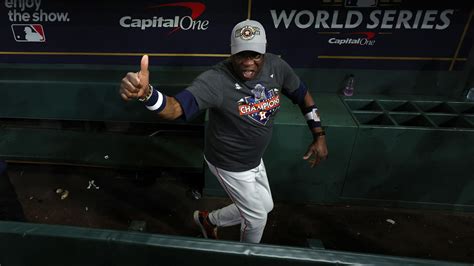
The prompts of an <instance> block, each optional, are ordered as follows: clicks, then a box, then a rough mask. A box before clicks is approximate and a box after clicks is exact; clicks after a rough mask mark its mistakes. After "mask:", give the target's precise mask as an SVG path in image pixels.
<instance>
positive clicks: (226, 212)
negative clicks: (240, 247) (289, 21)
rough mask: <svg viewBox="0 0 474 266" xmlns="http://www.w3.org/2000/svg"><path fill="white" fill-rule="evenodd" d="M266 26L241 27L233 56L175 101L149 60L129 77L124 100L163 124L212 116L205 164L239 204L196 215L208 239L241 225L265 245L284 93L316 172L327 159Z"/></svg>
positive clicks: (309, 104)
mask: <svg viewBox="0 0 474 266" xmlns="http://www.w3.org/2000/svg"><path fill="white" fill-rule="evenodd" d="M266 43H267V41H266V35H265V30H264V28H263V26H262V25H261V24H260V23H259V22H257V21H253V20H245V21H242V22H240V23H238V24H237V25H236V26H235V27H234V29H233V30H232V33H231V54H232V55H231V56H230V58H228V59H226V60H224V61H223V62H221V63H218V64H217V65H216V66H214V67H213V68H212V69H210V70H208V71H205V72H204V73H202V74H201V75H199V76H198V77H197V78H196V79H195V80H194V81H193V82H192V84H191V85H190V86H189V87H187V88H186V89H185V90H183V91H181V92H180V93H178V94H177V95H175V96H174V97H171V96H166V95H164V94H163V93H161V92H160V91H159V90H158V89H155V88H153V87H152V86H151V85H149V71H148V57H147V56H146V55H145V56H143V57H142V60H141V69H140V71H139V72H138V73H128V74H127V75H126V76H125V77H124V78H123V79H122V83H121V88H120V94H121V96H122V98H123V99H124V100H130V99H139V100H140V101H143V102H144V104H145V106H146V108H148V109H149V110H151V111H154V112H157V113H158V116H159V117H161V118H164V119H170V120H172V119H177V118H180V117H182V118H184V119H186V120H189V119H191V118H192V117H193V116H194V115H195V114H197V113H198V112H199V111H201V110H205V109H208V110H209V123H208V125H207V128H206V137H205V147H204V158H205V160H206V162H207V164H208V166H209V169H210V171H211V172H212V173H213V174H214V175H215V176H216V177H217V178H218V180H219V182H220V184H221V185H222V187H223V188H224V189H225V190H226V192H227V194H228V195H229V197H230V198H231V199H232V201H233V204H231V205H229V206H227V207H224V208H222V209H219V210H215V211H212V212H211V213H209V212H207V211H195V212H194V220H195V222H196V224H197V225H198V226H199V227H200V228H201V230H202V233H203V235H204V237H206V238H214V239H215V238H217V227H219V226H231V225H237V224H240V225H241V236H240V240H241V241H242V242H252V243H259V242H260V240H261V237H262V234H263V230H264V228H265V224H266V221H267V214H268V213H269V212H270V211H271V210H272V208H273V200H272V195H271V191H270V186H269V184H268V179H267V174H266V171H265V166H264V164H263V160H262V155H263V153H264V151H265V149H266V147H267V145H268V143H269V141H270V139H271V135H272V125H273V121H274V119H275V115H276V114H277V112H278V109H279V107H280V98H279V97H280V92H281V93H282V94H284V95H286V96H287V97H289V98H290V99H291V100H292V101H293V103H295V104H298V105H299V106H300V108H301V110H302V112H303V114H304V116H305V118H306V120H307V123H308V125H309V127H310V129H311V132H312V133H313V136H314V141H313V142H312V143H311V144H310V146H309V148H308V151H307V152H306V154H305V155H304V157H303V159H305V160H309V162H310V164H311V167H313V166H315V165H317V164H319V162H320V160H321V159H325V158H326V157H327V153H328V152H327V147H326V140H325V133H324V131H323V129H322V128H321V122H320V119H319V113H318V112H317V108H316V106H315V105H314V101H313V99H312V97H311V95H310V94H309V92H308V90H307V88H306V87H305V85H304V84H303V82H301V81H300V79H299V77H298V76H297V75H296V74H295V73H294V71H293V70H292V69H291V67H290V66H289V65H288V64H287V63H286V62H285V61H283V60H282V59H281V58H279V57H278V56H276V55H274V54H270V53H266Z"/></svg>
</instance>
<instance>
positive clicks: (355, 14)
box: [0, 0, 474, 70]
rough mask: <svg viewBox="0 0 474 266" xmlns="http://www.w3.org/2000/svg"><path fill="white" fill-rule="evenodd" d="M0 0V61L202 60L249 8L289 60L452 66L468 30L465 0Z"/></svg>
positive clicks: (325, 64)
mask: <svg viewBox="0 0 474 266" xmlns="http://www.w3.org/2000/svg"><path fill="white" fill-rule="evenodd" d="M457 2H459V3H457ZM1 3H2V4H1V5H0V34H1V36H2V42H1V44H0V63H75V64H77V63H80V64H133V65H135V64H137V62H138V59H137V58H138V57H139V56H140V55H141V54H145V53H147V54H150V55H151V60H152V64H153V65H166V66H181V65H182V66H193V65H201V66H206V65H211V64H214V63H216V62H218V61H220V60H222V59H224V58H225V57H227V56H228V54H229V52H230V47H229V39H230V32H231V29H232V27H233V26H234V25H235V24H236V23H237V22H239V21H241V20H243V19H245V18H247V17H248V16H250V18H252V19H255V20H258V21H260V22H261V23H262V24H263V25H264V27H265V29H266V31H267V39H268V51H269V52H272V53H275V54H280V55H282V56H283V58H285V59H286V60H287V61H288V62H289V63H290V64H291V65H292V66H294V67H307V68H368V69H409V70H414V69H416V70H460V69H463V67H464V65H465V63H466V61H467V57H468V54H469V52H470V51H471V48H472V43H473V42H472V41H473V32H474V29H473V27H474V26H473V25H472V24H473V23H474V22H473V19H472V16H473V15H472V11H471V8H472V4H467V5H466V6H463V4H464V3H465V1H454V0H453V1H449V2H441V3H438V4H437V3H432V2H428V1H413V0H410V1H408V0H396V1H394V0H345V1H344V0H342V1H341V0H320V1H263V0H253V1H252V0H240V1H218V0H207V1H204V0H203V1H192V2H185V1H179V0H178V1H164V0H150V1H142V0H136V1H114V2H113V1H105V2H104V1H87V2H85V1H58V0H56V1H53V0H2V2H1ZM427 3H429V5H427ZM249 7H250V9H249Z"/></svg>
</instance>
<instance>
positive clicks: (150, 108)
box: [146, 90, 166, 111]
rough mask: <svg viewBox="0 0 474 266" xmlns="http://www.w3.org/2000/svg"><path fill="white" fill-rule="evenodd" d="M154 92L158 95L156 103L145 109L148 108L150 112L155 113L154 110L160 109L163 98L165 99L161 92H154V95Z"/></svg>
mask: <svg viewBox="0 0 474 266" xmlns="http://www.w3.org/2000/svg"><path fill="white" fill-rule="evenodd" d="M155 92H156V93H158V99H157V101H156V102H155V103H154V104H153V105H151V106H148V105H146V108H148V110H150V111H156V110H158V109H160V107H161V105H162V104H163V97H166V96H164V95H163V94H162V93H161V92H159V91H158V90H154V92H153V93H155Z"/></svg>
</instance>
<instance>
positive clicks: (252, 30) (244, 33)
mask: <svg viewBox="0 0 474 266" xmlns="http://www.w3.org/2000/svg"><path fill="white" fill-rule="evenodd" d="M255 35H260V29H259V28H258V27H252V26H249V25H247V26H244V27H243V28H241V29H239V30H237V31H236V37H240V38H241V39H242V40H246V41H248V40H251V39H253V37H255Z"/></svg>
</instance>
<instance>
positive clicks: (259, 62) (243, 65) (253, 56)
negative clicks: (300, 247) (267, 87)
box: [231, 51, 264, 81]
mask: <svg viewBox="0 0 474 266" xmlns="http://www.w3.org/2000/svg"><path fill="white" fill-rule="evenodd" d="M263 59H264V55H263V54H259V53H257V52H253V51H242V52H240V53H237V54H234V55H232V56H231V61H232V67H233V68H234V71H235V73H236V74H237V76H238V77H239V78H240V79H242V80H245V81H247V80H251V79H254V78H255V77H256V76H257V74H258V72H260V70H261V69H262V67H263V61H264V60H263Z"/></svg>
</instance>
